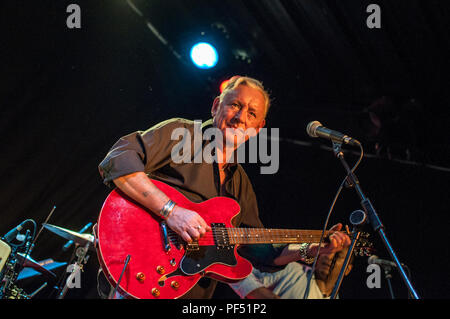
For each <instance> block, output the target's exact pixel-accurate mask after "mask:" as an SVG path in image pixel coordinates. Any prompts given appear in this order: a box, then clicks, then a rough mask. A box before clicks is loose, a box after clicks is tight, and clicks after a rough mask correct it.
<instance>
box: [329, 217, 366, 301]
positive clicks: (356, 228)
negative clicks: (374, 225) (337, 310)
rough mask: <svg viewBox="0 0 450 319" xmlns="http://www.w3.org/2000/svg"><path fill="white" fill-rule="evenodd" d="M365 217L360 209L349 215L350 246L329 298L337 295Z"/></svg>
mask: <svg viewBox="0 0 450 319" xmlns="http://www.w3.org/2000/svg"><path fill="white" fill-rule="evenodd" d="M366 219H367V215H366V213H364V212H363V211H361V210H355V211H354V212H353V213H351V215H350V222H351V223H352V224H353V231H352V234H353V236H352V242H351V244H350V247H349V248H348V251H347V255H346V256H345V259H344V263H343V264H342V267H341V271H340V272H339V277H338V279H337V280H336V283H335V285H334V288H333V291H332V293H331V295H330V299H335V298H336V296H337V293H338V291H339V288H340V287H341V284H342V280H343V279H344V276H345V271H346V270H347V267H348V264H349V263H350V258H351V256H352V255H353V251H354V249H355V245H356V242H357V241H358V239H359V236H360V235H361V231H360V229H361V227H362V226H363V225H364V224H365V222H366Z"/></svg>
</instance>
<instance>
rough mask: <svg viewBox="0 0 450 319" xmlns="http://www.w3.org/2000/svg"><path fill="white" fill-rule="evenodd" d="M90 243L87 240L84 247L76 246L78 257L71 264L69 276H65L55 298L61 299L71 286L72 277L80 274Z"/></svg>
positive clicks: (74, 277)
mask: <svg viewBox="0 0 450 319" xmlns="http://www.w3.org/2000/svg"><path fill="white" fill-rule="evenodd" d="M90 244H91V243H90V242H87V243H86V245H85V246H84V247H82V246H78V247H77V248H76V256H77V257H78V258H77V261H76V262H75V263H74V264H72V266H73V267H72V272H71V273H70V275H69V276H67V279H66V281H65V284H64V287H63V288H62V289H61V290H60V292H59V294H58V298H57V299H63V298H64V297H65V296H66V294H67V291H68V290H69V289H70V288H72V287H71V284H70V283H72V282H73V280H74V279H75V280H76V279H77V278H80V277H79V276H81V272H82V271H83V266H84V264H86V263H87V261H88V259H89V255H88V254H87V253H88V251H89V246H90ZM69 266H70V265H69Z"/></svg>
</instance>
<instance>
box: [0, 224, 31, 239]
mask: <svg viewBox="0 0 450 319" xmlns="http://www.w3.org/2000/svg"><path fill="white" fill-rule="evenodd" d="M26 222H27V221H23V222H22V223H20V224H19V225H18V226H16V227H14V228H13V229H11V230H10V231H9V232H7V233H6V235H5V236H4V237H3V239H4V240H5V241H7V242H11V241H12V240H13V239H14V238H16V237H17V234H18V233H19V232H20V231H21V230H22V229H23V225H24V224H25V223H26Z"/></svg>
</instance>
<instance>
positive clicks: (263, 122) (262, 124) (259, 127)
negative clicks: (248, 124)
mask: <svg viewBox="0 0 450 319" xmlns="http://www.w3.org/2000/svg"><path fill="white" fill-rule="evenodd" d="M265 125H266V119H263V120H262V121H261V124H260V125H259V126H258V129H257V130H256V133H259V131H261V129H262V128H263V127H264V126H265Z"/></svg>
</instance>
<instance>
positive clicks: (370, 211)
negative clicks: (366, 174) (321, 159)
mask: <svg viewBox="0 0 450 319" xmlns="http://www.w3.org/2000/svg"><path fill="white" fill-rule="evenodd" d="M333 151H334V154H335V155H336V157H337V158H339V160H340V161H341V163H342V165H343V166H344V168H345V170H346V172H347V181H350V182H351V185H352V186H353V187H354V188H355V190H356V193H357V194H358V196H359V198H360V199H361V206H362V208H363V209H364V211H365V212H366V214H367V216H368V218H369V222H370V224H371V225H372V228H373V229H374V230H375V231H376V232H378V234H379V235H380V237H381V240H382V241H383V244H384V245H385V246H386V249H387V251H388V253H389V255H390V256H391V258H392V260H394V262H395V264H396V265H397V269H398V271H399V272H400V275H401V277H402V279H403V281H404V282H405V284H406V286H407V287H408V290H409V291H410V293H411V295H412V296H413V297H414V299H419V295H418V294H417V292H416V291H415V289H414V287H413V286H412V284H411V281H410V280H409V278H408V276H407V275H406V273H405V270H404V269H403V267H402V264H401V263H400V261H399V260H398V258H397V255H396V254H395V252H394V250H393V248H392V246H391V244H390V242H389V240H388V238H387V236H386V234H385V232H384V226H383V224H382V223H381V220H380V218H379V217H378V215H377V213H376V211H375V208H374V207H373V205H372V203H371V202H370V200H369V199H368V198H367V197H366V196H365V195H364V193H363V191H362V189H361V187H360V186H359V181H358V178H357V177H356V175H355V174H354V173H353V172H352V170H351V169H350V167H349V166H348V164H347V162H346V160H345V158H344V154H343V153H342V151H341V143H336V142H334V141H333Z"/></svg>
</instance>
